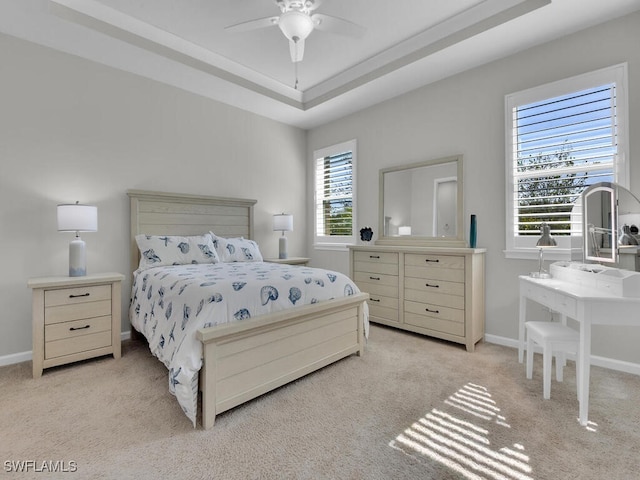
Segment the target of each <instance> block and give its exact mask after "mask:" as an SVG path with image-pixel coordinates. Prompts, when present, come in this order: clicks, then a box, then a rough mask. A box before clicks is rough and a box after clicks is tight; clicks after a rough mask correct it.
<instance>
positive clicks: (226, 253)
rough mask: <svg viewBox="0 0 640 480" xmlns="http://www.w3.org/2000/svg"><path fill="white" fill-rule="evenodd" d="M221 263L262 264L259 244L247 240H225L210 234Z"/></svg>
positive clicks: (239, 238) (240, 238)
mask: <svg viewBox="0 0 640 480" xmlns="http://www.w3.org/2000/svg"><path fill="white" fill-rule="evenodd" d="M209 233H210V234H211V237H212V238H213V245H214V247H215V249H216V252H217V253H218V258H220V261H221V262H225V263H229V262H262V254H261V253H260V248H259V247H258V244H257V243H256V242H254V241H253V240H247V239H246V238H242V237H238V238H223V237H218V236H217V235H216V234H215V233H213V232H209Z"/></svg>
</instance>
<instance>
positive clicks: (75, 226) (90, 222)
mask: <svg viewBox="0 0 640 480" xmlns="http://www.w3.org/2000/svg"><path fill="white" fill-rule="evenodd" d="M58 231H59V232H76V236H75V238H74V239H73V240H71V243H69V276H70V277H83V276H85V275H86V274H87V256H86V249H85V243H84V240H82V239H81V238H80V232H97V231H98V207H95V206H93V205H81V204H80V203H78V202H76V203H72V204H62V205H58Z"/></svg>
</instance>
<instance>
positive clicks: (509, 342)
mask: <svg viewBox="0 0 640 480" xmlns="http://www.w3.org/2000/svg"><path fill="white" fill-rule="evenodd" d="M129 339H131V331H130V330H127V331H125V332H120V340H121V341H125V340H129ZM484 341H485V342H487V343H495V344H496V345H502V346H504V347H510V348H514V349H517V348H518V341H517V340H515V339H513V338H508V337H500V336H498V335H489V334H487V335H485V336H484ZM32 358H33V353H32V351H31V350H29V351H28V352H20V353H12V354H10V355H3V356H0V367H4V366H7V365H14V364H16V363H22V362H28V361H31V359H32ZM568 358H570V359H571V356H569V357H568ZM591 365H595V366H596V367H603V368H609V369H611V370H617V371H619V372H625V373H632V374H634V375H638V376H640V364H637V363H631V362H625V361H622V360H615V359H613V358H606V357H600V356H598V355H592V356H591Z"/></svg>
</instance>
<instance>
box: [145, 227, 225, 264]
mask: <svg viewBox="0 0 640 480" xmlns="http://www.w3.org/2000/svg"><path fill="white" fill-rule="evenodd" d="M136 243H137V244H138V249H140V266H139V268H140V269H141V270H144V269H146V268H150V267H159V266H161V265H188V264H191V263H218V262H219V261H220V259H219V258H218V254H217V253H216V249H215V247H214V246H213V239H212V238H211V235H209V234H208V233H207V234H205V235H197V236H190V237H179V236H175V235H174V236H172V235H136Z"/></svg>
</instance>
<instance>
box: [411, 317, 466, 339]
mask: <svg viewBox="0 0 640 480" xmlns="http://www.w3.org/2000/svg"><path fill="white" fill-rule="evenodd" d="M404 322H405V323H406V324H408V325H412V326H415V327H420V328H426V329H429V330H432V331H435V332H441V333H446V334H448V335H457V336H460V337H463V336H464V335H465V329H464V321H458V320H452V319H450V318H447V317H446V316H438V315H435V316H431V315H422V314H416V313H413V312H411V311H405V314H404Z"/></svg>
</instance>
